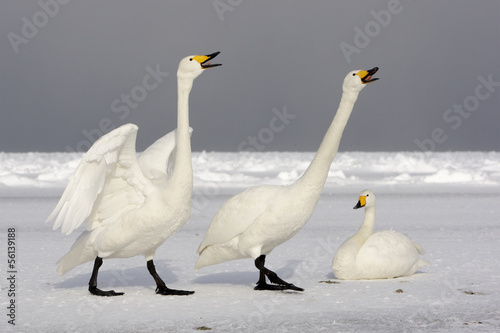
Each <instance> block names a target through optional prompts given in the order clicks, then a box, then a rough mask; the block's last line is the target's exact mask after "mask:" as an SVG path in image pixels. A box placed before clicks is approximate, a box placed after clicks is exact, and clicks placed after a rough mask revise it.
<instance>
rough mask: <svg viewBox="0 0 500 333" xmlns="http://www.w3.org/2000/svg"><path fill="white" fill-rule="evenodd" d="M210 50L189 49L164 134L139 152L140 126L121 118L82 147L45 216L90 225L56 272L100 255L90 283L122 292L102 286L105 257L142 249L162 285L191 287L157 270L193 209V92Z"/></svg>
mask: <svg viewBox="0 0 500 333" xmlns="http://www.w3.org/2000/svg"><path fill="white" fill-rule="evenodd" d="M218 53H219V52H216V53H213V54H210V55H207V56H189V57H186V58H184V59H182V60H181V61H180V63H179V69H178V72H177V78H178V111H177V117H178V120H177V129H176V130H174V131H172V132H170V133H168V134H167V135H165V136H163V137H162V138H160V139H158V140H157V141H156V142H155V143H153V144H152V145H151V146H150V147H149V148H148V149H146V150H145V151H144V152H143V153H142V154H141V156H140V157H139V159H137V157H136V156H137V155H136V151H135V142H136V135H137V129H138V128H137V126H136V125H133V124H126V125H123V126H121V127H119V128H117V129H115V130H113V131H111V132H110V133H108V134H106V135H104V136H102V137H101V138H100V139H99V140H97V141H96V142H95V143H94V144H93V146H92V147H91V148H90V149H89V150H88V151H87V153H85V154H84V156H83V157H82V160H81V162H80V164H79V166H78V167H77V169H76V171H75V174H74V176H73V177H72V179H71V180H70V182H69V184H68V186H67V187H66V189H65V191H64V193H63V195H62V196H61V199H60V201H59V203H58V204H57V206H56V207H55V209H54V211H53V212H52V214H51V215H50V216H49V217H48V219H47V221H50V220H53V219H55V222H54V229H58V228H61V232H63V233H65V234H67V235H69V234H70V233H71V232H73V231H74V230H75V229H76V228H78V227H79V226H80V225H82V224H83V223H85V226H86V230H85V231H84V232H83V233H82V234H81V235H80V237H78V239H77V240H76V241H75V243H74V245H73V246H72V248H71V250H70V251H69V252H68V253H67V254H66V255H65V256H63V257H62V258H61V259H60V260H59V261H58V263H59V264H60V265H59V268H58V272H59V273H60V274H65V273H66V272H68V271H69V270H70V269H72V268H74V267H76V266H78V265H80V264H83V263H85V262H88V261H91V260H94V259H95V264H94V271H93V274H92V277H91V280H90V282H89V291H90V292H91V293H93V294H96V295H100V296H116V295H121V294H122V293H115V292H114V291H102V290H99V289H97V272H98V270H99V267H100V266H101V264H102V258H129V257H133V256H137V255H143V256H144V257H145V258H146V261H147V267H148V270H149V272H150V273H151V275H152V276H153V278H154V279H155V281H156V283H157V293H160V294H164V295H171V294H175V295H187V294H191V293H193V292H187V291H182V290H172V289H168V288H167V287H166V286H165V284H164V282H163V281H162V280H161V278H160V277H159V276H158V274H157V273H156V270H155V267H154V264H153V258H154V256H155V252H156V249H157V248H158V247H159V246H160V245H161V244H163V242H164V241H165V240H166V239H167V238H168V237H170V236H171V235H172V234H173V233H175V232H176V231H177V230H178V229H179V228H180V227H182V226H183V225H184V224H185V223H186V222H187V220H188V218H189V215H190V209H191V194H192V187H193V174H192V165H191V143H190V135H191V131H192V130H191V129H190V127H189V107H188V105H189V93H190V91H191V88H192V84H193V81H194V79H195V78H196V77H197V76H198V75H200V74H201V73H202V71H203V70H204V69H205V68H209V67H214V66H217V65H210V63H208V62H207V61H209V60H210V59H212V58H214V57H215V56H217V54H218Z"/></svg>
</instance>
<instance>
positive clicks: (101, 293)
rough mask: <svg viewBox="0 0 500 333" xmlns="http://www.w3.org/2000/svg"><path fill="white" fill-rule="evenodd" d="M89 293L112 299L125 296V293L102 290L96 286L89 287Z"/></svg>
mask: <svg viewBox="0 0 500 333" xmlns="http://www.w3.org/2000/svg"><path fill="white" fill-rule="evenodd" d="M89 291H90V293H91V294H92V295H95V296H106V297H110V296H121V295H124V294H125V293H122V292H116V291H114V290H101V289H99V288H97V287H95V286H89Z"/></svg>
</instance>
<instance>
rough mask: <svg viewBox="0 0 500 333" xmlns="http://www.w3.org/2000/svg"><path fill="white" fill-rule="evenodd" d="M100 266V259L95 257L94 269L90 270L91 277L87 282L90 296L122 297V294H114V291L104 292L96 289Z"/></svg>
mask: <svg viewBox="0 0 500 333" xmlns="http://www.w3.org/2000/svg"><path fill="white" fill-rule="evenodd" d="M101 265H102V258H100V257H96V258H95V261H94V269H93V270H92V276H91V277H90V281H89V291H90V293H91V294H92V295H96V296H120V295H123V293H122V292H115V291H114V290H108V291H104V290H101V289H98V288H97V273H98V272H99V268H100V267H101Z"/></svg>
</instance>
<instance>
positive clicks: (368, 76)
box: [356, 67, 378, 84]
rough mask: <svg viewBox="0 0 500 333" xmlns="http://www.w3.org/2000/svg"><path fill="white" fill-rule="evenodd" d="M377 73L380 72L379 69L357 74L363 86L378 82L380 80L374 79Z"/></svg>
mask: <svg viewBox="0 0 500 333" xmlns="http://www.w3.org/2000/svg"><path fill="white" fill-rule="evenodd" d="M377 71H378V67H373V68H372V69H370V70H367V71H359V72H357V73H356V74H357V75H358V76H359V77H360V78H361V82H363V84H367V83H370V82H373V81H377V80H378V78H373V77H372V76H373V75H375V73H377Z"/></svg>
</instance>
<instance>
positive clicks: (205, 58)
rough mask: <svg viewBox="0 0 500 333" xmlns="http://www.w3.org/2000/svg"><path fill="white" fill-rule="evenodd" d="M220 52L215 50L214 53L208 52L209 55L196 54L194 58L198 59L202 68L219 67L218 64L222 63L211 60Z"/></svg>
mask: <svg viewBox="0 0 500 333" xmlns="http://www.w3.org/2000/svg"><path fill="white" fill-rule="evenodd" d="M219 53H220V52H219V51H217V52H214V53H212V54H208V55H197V56H194V57H193V59H194V60H196V61H198V62H199V63H200V65H201V68H203V69H207V68H211V67H217V66H221V65H222V64H211V63H210V62H209V61H210V60H212V59H213V58H215V57H217V55H219Z"/></svg>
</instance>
